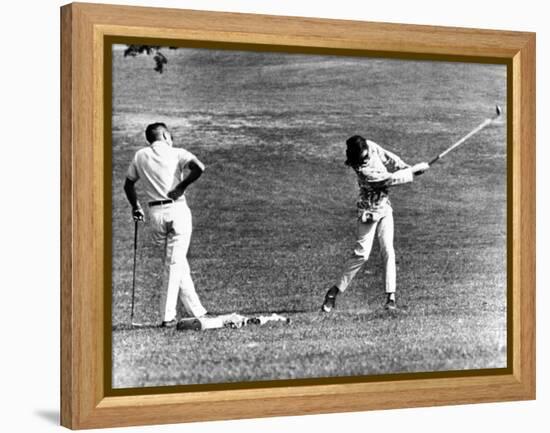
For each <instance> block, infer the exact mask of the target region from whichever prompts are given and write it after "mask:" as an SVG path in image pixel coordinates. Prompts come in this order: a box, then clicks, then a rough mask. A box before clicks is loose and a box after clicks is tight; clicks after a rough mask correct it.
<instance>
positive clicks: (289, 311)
mask: <svg viewBox="0 0 550 433" xmlns="http://www.w3.org/2000/svg"><path fill="white" fill-rule="evenodd" d="M313 311H316V310H306V309H304V308H284V309H278V310H269V311H266V310H261V311H260V310H247V309H246V308H245V309H243V310H240V311H213V310H209V311H208V313H209V314H212V315H214V316H223V315H225V314H232V313H237V314H242V315H243V316H254V315H255V316H269V315H270V314H301V313H311V312H313Z"/></svg>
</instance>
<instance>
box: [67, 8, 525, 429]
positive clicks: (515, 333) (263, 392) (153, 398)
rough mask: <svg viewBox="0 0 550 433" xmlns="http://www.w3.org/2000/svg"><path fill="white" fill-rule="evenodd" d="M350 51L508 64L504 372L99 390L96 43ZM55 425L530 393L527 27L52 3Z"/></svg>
mask: <svg viewBox="0 0 550 433" xmlns="http://www.w3.org/2000/svg"><path fill="white" fill-rule="evenodd" d="M109 36H127V37H147V38H158V39H171V40H175V39H177V40H186V41H198V42H209V43H214V44H241V45H243V44H244V45H256V46H263V47H278V49H281V50H283V51H285V50H290V51H291V50H298V51H300V50H304V49H308V50H311V51H314V52H324V51H323V50H325V51H326V50H328V51H329V52H332V53H337V52H355V53H357V52H361V53H364V54H368V55H372V56H380V57H398V58H413V59H441V60H444V59H451V60H452V59H454V60H457V59H458V60H464V61H468V60H470V61H487V62H490V61H491V60H493V61H498V62H500V63H505V64H506V65H508V99H509V101H508V108H509V110H508V116H509V117H508V120H509V122H508V146H509V155H511V158H510V161H509V164H508V173H509V179H508V181H509V192H510V195H509V196H508V206H509V208H508V210H509V213H508V215H509V221H508V248H509V254H508V257H509V262H508V292H509V297H508V300H509V303H510V304H509V305H508V307H509V310H508V311H509V315H508V319H509V322H510V324H509V328H508V329H509V330H511V334H510V336H509V337H510V338H509V340H508V341H509V342H511V345H510V347H509V352H508V354H509V355H508V356H509V357H508V360H509V368H508V369H507V371H506V372H505V374H498V375H495V374H486V375H484V374H481V375H468V374H455V375H443V376H441V377H425V378H416V377H401V378H399V380H394V379H392V378H391V377H382V378H378V379H377V380H375V381H358V382H354V381H348V382H347V383H334V384H302V385H301V386H292V384H291V383H286V382H285V386H277V387H268V386H266V387H242V388H239V389H226V390H224V389H222V390H212V389H207V388H204V389H201V388H200V387H199V388H198V389H196V390H193V392H186V393H156V394H143V393H141V395H132V396H128V395H126V396H107V395H106V392H105V390H106V386H105V380H104V378H105V374H104V373H105V364H104V359H105V345H104V343H105V340H104V320H105V315H106V311H108V310H106V308H105V302H104V298H105V297H104V290H103V287H104V285H105V272H104V269H105V266H106V264H105V263H106V262H105V245H104V236H105V232H106V226H107V223H108V221H109V220H108V219H107V218H106V217H105V215H106V207H105V200H104V195H105V191H106V190H108V188H110V185H105V176H104V175H105V173H104V164H103V161H104V157H105V155H104V147H103V137H104V134H105V131H104V113H103V110H102V107H103V98H104V92H103V77H104V75H103V71H104V60H105V51H104V43H105V38H106V37H109ZM61 54H62V57H61V99H62V108H61V196H62V204H61V424H62V425H63V426H66V427H69V428H72V429H80V428H98V427H112V426H130V425H145V424H161V423H177V422H189V421H206V420H220V419H237V418H251V417H268V416H281V415H300V414H313V413H329V412H346V411H363V410H372V409H388V408H402V407H419V406H435V405H449V404H464V403H481V402H495V401H511V400H527V399H534V398H535V35H534V34H533V33H523V32H510V31H493V30H476V29H462V28H444V27H431V26H416V25H400V24H385V23H368V22H354V21H340V20H326V19H313V18H288V17H278V16H264V15H248V14H233V13H214V12H201V11H190V10H174V9H158V8H141V7H126V6H112V5H97V4H82V3H74V4H70V5H66V6H63V7H62V8H61Z"/></svg>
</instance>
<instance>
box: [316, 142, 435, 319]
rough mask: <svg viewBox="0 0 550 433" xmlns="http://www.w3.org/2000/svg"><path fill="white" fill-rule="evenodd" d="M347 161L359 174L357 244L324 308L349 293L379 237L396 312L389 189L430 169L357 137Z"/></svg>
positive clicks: (348, 149)
mask: <svg viewBox="0 0 550 433" xmlns="http://www.w3.org/2000/svg"><path fill="white" fill-rule="evenodd" d="M346 158H347V159H346V165H348V166H349V167H351V168H352V169H353V170H354V171H355V173H356V175H357V182H358V184H359V199H358V200H357V210H358V215H357V217H358V221H357V241H356V243H355V248H354V250H353V255H352V257H350V259H349V260H348V261H347V262H346V264H345V266H344V270H343V272H342V275H341V277H340V279H339V280H338V281H337V283H336V284H335V285H334V286H332V287H331V288H330V289H329V290H328V292H327V293H326V295H325V300H324V302H323V305H322V307H321V308H322V311H324V312H326V313H328V312H330V311H332V309H333V308H334V307H335V306H336V296H337V295H338V294H339V293H341V292H344V291H345V290H346V288H347V287H348V285H349V284H350V283H351V281H352V279H353V277H354V276H355V274H357V272H358V271H359V269H361V267H362V266H363V265H364V264H365V263H366V262H367V260H368V258H369V255H370V252H371V249H372V245H373V242H374V236H375V235H376V237H377V238H378V242H379V244H380V253H381V254H382V260H383V266H384V278H385V291H386V304H385V308H386V309H395V308H396V299H395V289H396V267H395V251H394V249H393V210H392V206H391V203H390V199H389V197H388V189H389V187H390V186H393V185H399V184H403V183H408V182H412V180H413V175H419V174H422V173H423V172H424V171H425V170H427V169H428V168H429V166H428V164H427V163H425V162H423V163H420V164H416V165H415V166H413V167H410V166H409V165H407V164H405V163H404V162H403V161H402V160H401V159H400V158H399V157H398V156H396V155H394V154H393V153H391V152H388V151H387V150H385V149H383V148H382V147H380V146H379V145H378V144H376V143H374V142H373V141H370V140H365V139H364V138H363V137H361V136H360V135H354V136H353V137H350V138H349V139H348V140H347V141H346Z"/></svg>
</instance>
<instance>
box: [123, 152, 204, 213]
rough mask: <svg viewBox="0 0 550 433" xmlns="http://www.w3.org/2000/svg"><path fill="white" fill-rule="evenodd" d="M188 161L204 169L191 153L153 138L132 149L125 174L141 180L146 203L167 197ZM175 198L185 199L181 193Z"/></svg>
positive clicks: (134, 179) (181, 177)
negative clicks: (153, 140) (146, 143)
mask: <svg viewBox="0 0 550 433" xmlns="http://www.w3.org/2000/svg"><path fill="white" fill-rule="evenodd" d="M191 161H194V162H195V163H196V164H197V165H198V166H199V167H200V168H201V169H203V170H204V165H203V164H202V163H201V162H200V161H199V160H198V159H197V158H196V157H195V155H193V154H192V153H191V152H189V151H187V150H185V149H181V148H177V147H172V146H170V145H169V144H168V143H166V142H165V141H155V142H154V143H152V144H151V145H150V146H147V147H144V148H142V149H140V150H138V151H137V152H136V154H135V155H134V158H133V159H132V162H131V163H130V166H129V167H128V173H127V175H126V177H127V178H128V179H130V180H131V181H134V182H135V181H137V180H138V179H139V180H141V182H140V183H141V185H140V186H141V188H142V190H143V192H144V194H145V197H146V199H147V201H148V202H151V201H158V200H169V199H170V198H169V197H168V192H169V191H171V190H172V189H174V188H175V187H176V186H177V185H178V184H179V183H180V182H181V181H182V180H183V177H184V172H185V169H186V168H187V166H188V165H189V163H190V162H191ZM178 201H185V196H184V195H182V196H181V197H180V198H179V199H178Z"/></svg>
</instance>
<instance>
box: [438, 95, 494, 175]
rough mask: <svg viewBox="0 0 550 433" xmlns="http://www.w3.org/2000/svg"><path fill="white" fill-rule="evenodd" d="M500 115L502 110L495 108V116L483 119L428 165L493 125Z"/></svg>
mask: <svg viewBox="0 0 550 433" xmlns="http://www.w3.org/2000/svg"><path fill="white" fill-rule="evenodd" d="M501 113H502V110H501V108H500V107H499V106H498V105H497V107H496V114H495V115H494V116H493V117H491V118H489V119H485V120H484V121H483V122H482V123H481V124H479V125H478V126H476V127H475V128H474V129H472V130H471V131H470V132H468V133H467V134H466V135H465V136H464V137H462V138H461V139H460V140H458V141H457V142H455V143H453V145H452V146H449V147H448V148H447V149H445V150H444V151H443V152H441V153H440V154H439V155H437V156H436V157H435V158H434V159H432V160H431V161H430V162H429V163H428V165H432V164H433V163H435V162H437V161H439V160H440V159H441V158H443V157H444V156H445V155H447V154H448V153H449V152H450V151H451V150H453V149H455V148H457V147H458V146H460V145H461V144H462V143H464V142H465V141H466V140H468V139H469V138H470V137H472V136H473V135H475V134H477V133H478V132H479V131H481V130H482V129H483V128H485V127H486V126H488V125H490V124H491V123H493V122H494V121H495V120H496V119H498V118H499V117H500V114H501Z"/></svg>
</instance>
